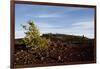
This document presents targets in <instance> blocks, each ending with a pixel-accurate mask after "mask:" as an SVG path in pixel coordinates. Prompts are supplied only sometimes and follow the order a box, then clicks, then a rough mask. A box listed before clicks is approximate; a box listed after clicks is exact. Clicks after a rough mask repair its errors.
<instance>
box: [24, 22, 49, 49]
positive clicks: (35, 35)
mask: <svg viewBox="0 0 100 69" xmlns="http://www.w3.org/2000/svg"><path fill="white" fill-rule="evenodd" d="M22 27H23V28H24V29H25V30H26V32H25V37H24V39H23V41H24V43H25V45H26V46H27V47H30V48H31V49H32V50H37V49H40V50H43V49H46V48H47V47H48V40H47V39H46V38H42V37H40V32H39V30H38V29H37V27H36V26H35V24H34V22H33V21H29V22H28V25H22Z"/></svg>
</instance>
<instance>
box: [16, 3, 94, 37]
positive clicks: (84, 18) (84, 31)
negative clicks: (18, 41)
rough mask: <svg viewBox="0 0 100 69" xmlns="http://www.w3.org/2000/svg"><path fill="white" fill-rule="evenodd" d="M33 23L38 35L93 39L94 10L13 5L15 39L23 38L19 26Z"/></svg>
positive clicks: (22, 31) (21, 29)
mask: <svg viewBox="0 0 100 69" xmlns="http://www.w3.org/2000/svg"><path fill="white" fill-rule="evenodd" d="M29 20H32V21H34V23H35V25H36V26H37V28H38V29H39V30H40V33H41V34H43V33H60V34H70V35H80V36H82V35H84V36H86V37H88V38H94V8H81V7H64V6H63V7H61V6H44V5H29V4H16V5H15V38H23V37H24V36H25V34H24V32H25V30H24V29H23V28H22V27H21V24H27V22H28V21H29Z"/></svg>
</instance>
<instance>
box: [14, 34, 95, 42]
mask: <svg viewBox="0 0 100 69" xmlns="http://www.w3.org/2000/svg"><path fill="white" fill-rule="evenodd" d="M41 37H43V38H47V39H50V40H52V41H57V40H59V41H62V42H73V43H77V42H78V43H80V42H81V41H88V40H93V39H89V38H87V37H85V36H76V35H66V34H52V33H48V34H43V35H41ZM22 39H23V38H19V39H15V44H23V42H22Z"/></svg>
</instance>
